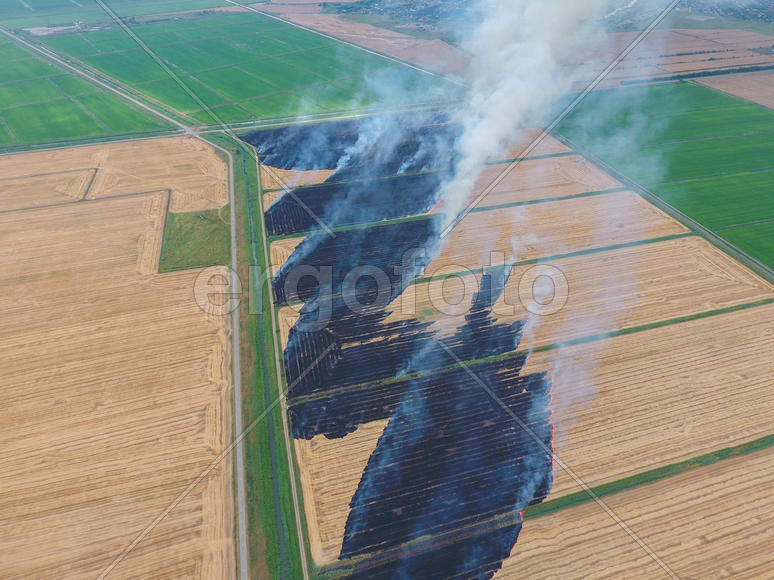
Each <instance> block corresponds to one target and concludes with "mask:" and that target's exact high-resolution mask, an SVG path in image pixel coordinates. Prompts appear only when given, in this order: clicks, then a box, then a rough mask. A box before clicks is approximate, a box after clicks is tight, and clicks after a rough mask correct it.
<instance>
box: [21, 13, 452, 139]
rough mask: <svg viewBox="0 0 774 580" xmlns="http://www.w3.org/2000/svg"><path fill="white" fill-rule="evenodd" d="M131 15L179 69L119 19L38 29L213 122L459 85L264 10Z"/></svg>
mask: <svg viewBox="0 0 774 580" xmlns="http://www.w3.org/2000/svg"><path fill="white" fill-rule="evenodd" d="M121 10H122V8H121V6H120V5H118V6H116V11H117V12H118V13H121ZM131 25H132V30H133V32H134V33H135V34H136V35H137V36H138V37H139V38H140V39H142V41H143V42H144V43H146V44H147V45H148V47H149V48H150V50H151V51H152V52H153V53H154V54H155V55H156V56H157V57H158V58H160V59H162V60H163V62H164V63H165V65H166V66H168V67H169V70H170V71H172V72H173V73H174V74H169V72H168V71H165V70H164V68H163V67H162V66H160V65H159V64H158V62H156V61H155V60H154V58H153V57H152V56H151V55H149V54H147V53H146V52H145V51H143V50H142V49H141V48H140V46H139V45H138V43H137V42H135V41H134V40H133V39H132V38H131V37H130V36H129V35H128V34H127V33H126V32H125V31H124V30H122V29H121V28H119V27H118V26H117V25H115V24H113V25H112V26H111V28H110V29H102V30H92V31H88V32H80V33H73V32H71V33H66V34H57V35H52V36H46V37H40V38H33V39H34V40H36V41H38V42H43V43H45V44H47V45H48V46H49V47H51V48H53V49H55V50H57V51H58V52H60V53H62V54H65V55H68V56H69V57H71V58H74V59H78V60H80V61H81V62H83V63H84V64H86V65H88V66H91V67H93V68H95V69H98V70H100V71H101V72H103V73H105V74H107V75H110V76H111V77H113V78H116V79H118V80H119V81H121V82H123V83H124V84H126V85H130V86H132V87H134V88H136V89H137V90H139V91H141V92H142V93H143V94H145V95H147V96H148V97H150V98H151V99H154V100H156V101H159V102H161V103H164V104H166V105H168V106H169V107H171V108H173V109H175V110H176V111H178V112H179V113H181V114H184V115H185V116H187V117H188V118H189V119H190V121H191V122H192V123H201V124H206V125H213V124H218V123H219V122H224V123H234V122H242V121H248V120H251V119H262V118H271V117H289V116H298V115H302V114H318V113H326V112H335V111H341V110H350V109H359V108H363V107H369V106H373V105H376V104H379V105H381V106H383V107H390V106H403V105H406V104H439V103H443V102H448V101H449V100H451V99H453V97H454V95H455V92H456V91H455V88H456V86H455V85H453V84H451V83H449V82H448V81H444V80H441V79H438V78H435V77H432V76H430V75H426V74H424V73H421V72H419V71H415V70H413V69H411V68H409V67H404V66H402V65H400V64H396V63H392V62H390V61H388V60H386V59H383V58H381V57H378V56H376V55H372V54H369V53H366V52H364V51H361V50H357V49H355V48H351V47H348V46H345V45H342V44H341V43H339V42H336V41H334V40H330V39H328V38H325V37H322V36H320V35H318V34H314V33H311V32H307V31H305V30H301V29H298V28H295V27H293V26H291V25H288V24H285V23H283V22H279V21H277V20H274V19H271V18H268V17H265V16H263V15H260V14H254V13H245V14H224V13H213V12H199V13H194V14H188V15H186V16H185V17H180V16H178V17H175V18H174V19H171V18H157V19H154V20H149V21H147V22H146V23H141V22H134V23H132V24H131ZM174 76H178V78H179V80H180V81H181V82H182V83H183V84H184V85H185V86H186V87H188V88H189V89H190V91H191V92H192V93H194V95H195V97H192V96H191V95H190V94H189V93H188V91H187V90H186V89H185V88H183V87H182V86H180V84H179V83H178V82H177V81H176V80H175V79H174V78H173V77H174ZM377 80H378V81H379V82H378V83H377V82H375V81H377ZM377 84H378V85H380V86H389V87H390V94H389V95H380V94H378V93H377V92H376V91H375V90H374V89H373V87H374V86H376V85H377ZM202 104H204V106H202ZM208 109H212V110H213V112H214V113H215V115H216V117H217V118H213V117H212V116H211V115H210V114H209V112H208Z"/></svg>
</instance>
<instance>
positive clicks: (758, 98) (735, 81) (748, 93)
mask: <svg viewBox="0 0 774 580" xmlns="http://www.w3.org/2000/svg"><path fill="white" fill-rule="evenodd" d="M697 82H698V83H700V84H702V85H705V86H708V87H711V88H713V89H718V90H720V91H723V92H726V93H729V94H731V95H734V96H737V97H741V98H743V99H748V100H750V101H753V102H755V103H758V104H761V105H763V106H764V107H768V108H770V109H774V72H772V71H764V72H756V73H745V74H736V75H722V76H717V77H711V78H706V79H701V80H698V81H697Z"/></svg>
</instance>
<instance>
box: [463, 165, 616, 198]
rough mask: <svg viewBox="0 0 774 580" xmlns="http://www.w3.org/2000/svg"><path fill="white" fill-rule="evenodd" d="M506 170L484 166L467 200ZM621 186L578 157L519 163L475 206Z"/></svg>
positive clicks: (499, 167) (498, 166) (560, 195)
mask: <svg viewBox="0 0 774 580" xmlns="http://www.w3.org/2000/svg"><path fill="white" fill-rule="evenodd" d="M507 168H508V165H507V164H502V163H500V164H497V165H490V166H488V167H487V168H486V169H485V170H484V171H483V173H482V174H481V177H480V178H479V179H478V182H477V183H476V185H475V187H474V189H473V193H472V194H471V200H473V199H476V198H478V197H479V195H480V194H481V192H483V191H484V190H485V189H486V188H487V187H488V186H489V185H490V184H491V183H493V182H494V180H495V179H496V178H497V177H498V176H499V175H500V174H501V173H503V172H504V171H505V170H506V169H507ZM616 187H622V184H621V183H620V182H618V181H617V180H615V179H613V178H612V177H610V176H609V175H607V174H606V173H604V172H603V171H602V170H601V169H599V168H598V167H596V166H595V165H592V164H591V163H589V162H588V161H586V160H585V159H584V158H583V157H580V156H578V155H571V156H563V157H548V158H546V159H534V160H526V161H522V162H520V163H519V164H518V165H517V166H516V167H515V169H513V170H512V171H510V172H508V173H507V174H506V177H505V179H503V180H502V181H501V182H500V183H499V184H497V186H496V187H495V188H494V189H493V190H492V191H491V192H489V193H488V194H487V195H486V196H485V197H484V198H483V199H481V201H480V202H479V203H478V207H488V206H495V205H500V204H506V203H514V202H523V201H534V200H537V199H545V198H555V197H565V196H570V195H577V194H579V193H586V192H590V191H602V190H605V189H612V188H616Z"/></svg>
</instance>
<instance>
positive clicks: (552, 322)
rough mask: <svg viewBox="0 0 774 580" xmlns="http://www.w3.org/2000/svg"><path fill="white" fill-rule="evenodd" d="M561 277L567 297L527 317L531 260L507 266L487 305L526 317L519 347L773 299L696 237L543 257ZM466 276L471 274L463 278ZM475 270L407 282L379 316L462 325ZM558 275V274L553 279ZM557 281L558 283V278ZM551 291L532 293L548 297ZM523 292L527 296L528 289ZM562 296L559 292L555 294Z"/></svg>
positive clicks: (449, 330)
mask: <svg viewBox="0 0 774 580" xmlns="http://www.w3.org/2000/svg"><path fill="white" fill-rule="evenodd" d="M543 264H544V265H546V266H550V267H552V268H556V269H558V270H559V271H560V272H561V273H562V274H563V276H564V277H565V278H566V284H567V287H568V292H567V298H566V303H564V302H563V304H564V305H563V307H562V308H561V310H559V311H558V312H556V313H554V314H551V315H550V316H537V317H535V316H533V317H530V313H529V312H528V311H527V309H526V306H527V305H529V304H528V303H527V304H523V303H522V301H521V300H520V297H519V286H520V284H523V281H524V280H529V279H530V278H529V275H530V271H531V270H532V269H533V268H534V266H532V265H527V266H519V267H516V268H514V269H513V270H512V271H511V275H510V277H509V279H508V283H507V285H506V286H505V290H504V292H503V295H502V296H501V297H500V298H499V299H498V300H497V302H496V303H495V305H494V307H493V314H494V319H495V320H496V321H497V322H500V323H503V322H505V323H513V322H517V321H519V320H527V324H526V326H525V328H524V340H523V341H522V344H521V347H522V348H525V349H527V348H539V347H542V346H546V345H549V344H554V343H557V342H566V341H569V340H575V339H577V338H581V337H584V336H590V335H596V334H602V333H607V332H613V331H616V330H620V329H621V328H633V327H637V326H640V325H643V324H649V323H652V322H657V321H663V320H671V319H674V318H679V317H682V316H689V315H693V314H699V313H702V312H708V311H713V310H720V309H724V308H728V307H731V306H738V305H740V304H748V303H753V302H758V301H761V300H766V299H774V287H772V285H771V284H769V283H768V282H766V281H765V280H763V279H762V278H760V277H759V276H757V275H756V274H754V273H753V272H751V271H750V270H748V269H747V268H745V267H744V266H742V265H741V264H740V263H738V262H736V261H735V260H733V259H732V258H730V257H729V256H728V255H727V254H725V253H723V252H722V251H720V250H719V249H717V248H716V247H715V246H713V245H712V244H710V243H709V242H707V241H706V240H704V239H703V238H700V237H697V236H691V237H686V238H678V239H672V240H666V241H663V242H658V243H650V244H644V245H639V246H633V247H627V248H620V249H615V250H609V251H604V252H599V253H596V254H585V255H580V256H573V257H569V258H562V259H559V260H553V261H548V262H544V263H543ZM467 278H470V279H471V280H470V281H467V280H466V279H467ZM479 278H480V275H476V274H468V275H466V279H460V278H450V279H446V280H442V279H439V280H435V281H432V282H425V283H420V284H415V285H413V286H410V287H409V288H408V289H407V290H406V291H405V292H404V293H403V295H402V296H401V297H399V298H398V299H397V300H396V301H395V302H394V303H393V304H394V312H393V314H392V315H391V316H390V317H389V318H388V319H387V320H386V321H385V323H390V322H392V321H397V320H405V319H407V318H413V316H414V315H413V314H411V313H421V317H422V320H424V321H431V322H433V323H434V325H433V326H432V327H431V328H432V330H434V331H436V332H438V336H439V337H440V338H444V337H447V336H449V335H451V334H453V333H454V332H456V331H457V329H458V328H459V327H460V326H462V325H464V324H465V318H464V315H465V314H466V313H467V312H468V310H469V308H470V304H471V302H472V299H473V295H474V293H475V292H476V291H477V290H478V287H479ZM557 280H558V278H557ZM559 283H561V282H559ZM557 287H558V284H557V286H553V287H552V288H551V289H550V290H551V292H550V294H549V295H547V296H545V297H541V296H535V298H537V299H541V300H545V302H546V303H550V301H551V300H552V299H554V298H555V296H554V291H555V290H554V288H557ZM527 298H529V296H527ZM556 299H557V300H561V298H556Z"/></svg>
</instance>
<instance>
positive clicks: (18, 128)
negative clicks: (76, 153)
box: [0, 38, 165, 148]
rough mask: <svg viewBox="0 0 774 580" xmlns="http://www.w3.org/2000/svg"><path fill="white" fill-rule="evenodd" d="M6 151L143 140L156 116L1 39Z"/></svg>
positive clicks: (0, 119) (0, 139)
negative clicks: (96, 141)
mask: <svg viewBox="0 0 774 580" xmlns="http://www.w3.org/2000/svg"><path fill="white" fill-rule="evenodd" d="M0 55H2V57H3V66H2V68H0V147H3V148H19V147H22V146H28V145H36V144H44V143H59V142H63V141H75V140H81V139H92V138H96V137H114V136H118V135H140V134H144V133H148V132H155V131H159V130H162V129H164V128H165V125H164V124H163V123H162V122H161V121H158V120H157V119H156V118H155V117H151V116H149V115H148V114H146V113H145V112H143V111H141V110H140V109H135V108H133V107H131V106H130V105H129V104H127V103H126V102H125V101H123V100H118V99H117V98H114V97H113V96H111V95H108V94H106V93H103V92H101V91H100V90H98V89H97V88H96V87H94V86H92V85H89V84H87V83H86V82H84V81H82V80H80V79H79V78H77V77H76V76H75V75H74V74H70V73H67V72H65V71H64V70H60V69H59V68H57V67H55V66H54V65H51V64H48V63H47V62H45V61H43V60H42V59H40V58H38V57H36V56H34V55H33V54H31V53H29V52H27V51H26V50H24V49H23V48H20V47H18V46H16V45H15V44H14V43H13V42H11V41H10V40H6V39H4V38H0Z"/></svg>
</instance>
